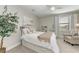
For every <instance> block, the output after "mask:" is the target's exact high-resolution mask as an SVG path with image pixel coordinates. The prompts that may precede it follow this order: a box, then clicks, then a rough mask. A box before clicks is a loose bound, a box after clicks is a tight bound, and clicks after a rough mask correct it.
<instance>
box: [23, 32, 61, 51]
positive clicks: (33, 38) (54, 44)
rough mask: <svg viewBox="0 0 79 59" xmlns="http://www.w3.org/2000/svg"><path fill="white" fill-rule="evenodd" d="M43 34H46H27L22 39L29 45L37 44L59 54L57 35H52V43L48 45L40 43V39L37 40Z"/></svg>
mask: <svg viewBox="0 0 79 59" xmlns="http://www.w3.org/2000/svg"><path fill="white" fill-rule="evenodd" d="M43 33H44V32H35V33H31V34H25V35H23V36H22V39H23V40H25V41H27V42H29V43H32V44H36V45H38V46H41V47H44V48H48V49H52V50H53V52H59V48H58V45H57V42H56V35H55V34H54V33H52V36H51V39H50V43H46V42H41V41H39V39H38V38H37V37H38V36H39V35H40V34H43Z"/></svg>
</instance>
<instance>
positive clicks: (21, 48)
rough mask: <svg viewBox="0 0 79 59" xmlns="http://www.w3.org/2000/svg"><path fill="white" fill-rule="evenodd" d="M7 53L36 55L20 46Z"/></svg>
mask: <svg viewBox="0 0 79 59" xmlns="http://www.w3.org/2000/svg"><path fill="white" fill-rule="evenodd" d="M7 53H36V52H35V51H33V50H31V49H29V48H26V47H24V46H22V45H19V46H17V47H15V48H13V49H12V50H10V51H7Z"/></svg>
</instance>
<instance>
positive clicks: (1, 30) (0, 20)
mask: <svg viewBox="0 0 79 59" xmlns="http://www.w3.org/2000/svg"><path fill="white" fill-rule="evenodd" d="M17 23H18V17H17V16H16V13H14V14H13V13H11V12H7V6H5V7H4V11H3V12H2V15H0V38H1V41H0V53H4V52H6V48H5V47H3V40H4V38H5V37H9V36H10V35H11V33H13V32H14V31H15V28H16V27H17Z"/></svg>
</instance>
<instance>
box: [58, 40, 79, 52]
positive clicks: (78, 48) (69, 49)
mask: <svg viewBox="0 0 79 59" xmlns="http://www.w3.org/2000/svg"><path fill="white" fill-rule="evenodd" d="M58 45H59V48H60V50H61V53H79V46H72V45H70V44H68V43H66V42H64V41H63V39H58Z"/></svg>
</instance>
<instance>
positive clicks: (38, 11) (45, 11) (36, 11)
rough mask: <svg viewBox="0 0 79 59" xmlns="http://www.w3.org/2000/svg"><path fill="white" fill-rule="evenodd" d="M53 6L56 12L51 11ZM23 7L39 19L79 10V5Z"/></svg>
mask: <svg viewBox="0 0 79 59" xmlns="http://www.w3.org/2000/svg"><path fill="white" fill-rule="evenodd" d="M52 6H54V7H55V8H56V9H55V10H54V11H52V10H50V8H51V7H52ZM21 7H22V8H24V9H25V10H28V12H30V13H32V14H33V15H35V16H37V17H43V16H47V15H51V14H60V13H67V12H71V11H76V10H79V5H22V6H21Z"/></svg>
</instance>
